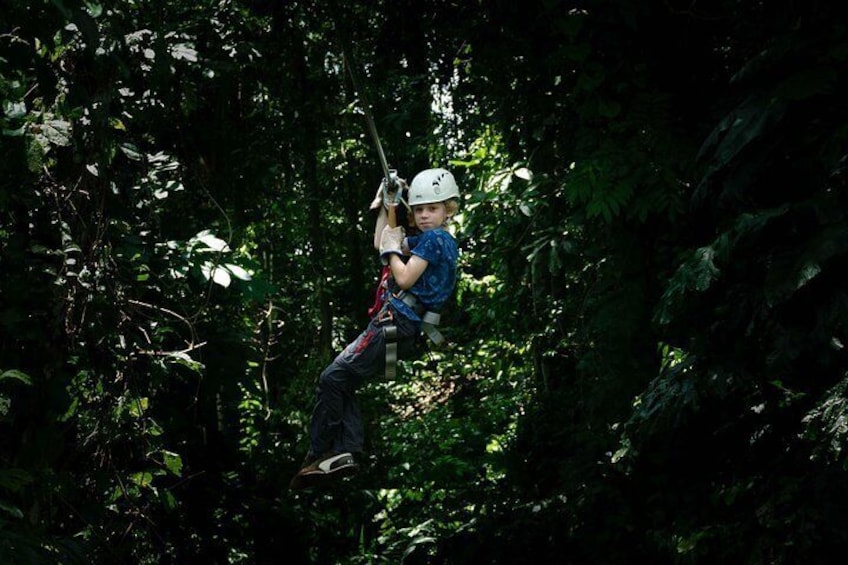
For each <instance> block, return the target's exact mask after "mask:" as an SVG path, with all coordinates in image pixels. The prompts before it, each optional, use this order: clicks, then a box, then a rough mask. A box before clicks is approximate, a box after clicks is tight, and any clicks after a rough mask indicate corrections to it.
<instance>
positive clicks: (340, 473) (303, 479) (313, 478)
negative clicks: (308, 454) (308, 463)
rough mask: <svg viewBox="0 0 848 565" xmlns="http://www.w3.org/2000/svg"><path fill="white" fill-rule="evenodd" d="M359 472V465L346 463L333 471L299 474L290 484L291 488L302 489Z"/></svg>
mask: <svg viewBox="0 0 848 565" xmlns="http://www.w3.org/2000/svg"><path fill="white" fill-rule="evenodd" d="M358 472H359V465H345V466H343V467H339V468H337V469H333V470H332V471H327V472H324V471H314V472H311V473H304V474H302V475H300V474H298V475H295V477H294V478H293V479H292V481H291V483H290V484H289V488H290V489H291V490H302V489H306V488H311V487H315V486H321V485H326V484H332V483H333V482H335V481H336V480H337V479H342V478H344V477H350V476H352V475H355V474H356V473H358Z"/></svg>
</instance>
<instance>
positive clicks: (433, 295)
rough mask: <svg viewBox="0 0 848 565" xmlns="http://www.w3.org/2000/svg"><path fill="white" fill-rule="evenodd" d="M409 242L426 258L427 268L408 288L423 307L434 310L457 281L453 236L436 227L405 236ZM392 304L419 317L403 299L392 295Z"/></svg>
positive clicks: (435, 310)
mask: <svg viewBox="0 0 848 565" xmlns="http://www.w3.org/2000/svg"><path fill="white" fill-rule="evenodd" d="M408 243H409V247H410V249H411V252H412V254H413V255H417V256H418V257H421V258H422V259H425V260H426V261H427V268H426V269H424V272H423V273H422V274H421V276H420V277H418V280H417V281H415V284H414V285H412V288H410V289H409V290H408V291H407V292H410V293H412V294H414V295H415V297H416V298H418V302H419V304H421V305H423V306H424V308H425V309H426V310H428V311H434V312H437V311H438V310H439V308H441V307H442V305H443V304H444V303H445V301H447V299H448V298H450V295H451V293H452V292H453V288H454V286H455V285H456V261H457V259H458V257H459V250H458V248H457V246H456V240H454V238H453V236H452V235H451V234H449V233H448V232H447V231H445V230H444V229H442V228H436V229H432V230H428V231H425V232H423V233H422V234H421V235H418V236H414V237H410V238H408ZM392 306H393V307H394V308H395V310H397V311H398V312H400V313H401V314H403V315H404V316H406V317H407V318H409V319H410V320H415V321H419V320H420V318H419V317H418V316H417V315H416V314H415V312H413V311H412V309H411V308H410V307H409V306H407V305H406V304H404V303H403V301H401V300H398V299H397V298H392Z"/></svg>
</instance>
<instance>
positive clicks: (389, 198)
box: [369, 171, 407, 210]
mask: <svg viewBox="0 0 848 565" xmlns="http://www.w3.org/2000/svg"><path fill="white" fill-rule="evenodd" d="M391 175H392V178H393V179H394V181H395V185H394V187H393V188H394V192H392V193H390V191H388V190H386V179H383V180H382V181H380V186H378V187H377V193H376V194H374V200H372V201H371V205H370V206H369V208H370V209H371V210H376V209H377V208H379V207H380V204H382V205H383V208H386V209H388V208H389V206H397V205H398V204H400V202H401V200H402V197H403V191H404V190H406V189H407V184H406V181H405V180H403V179H402V178H399V177H398V176H397V174H396V173H395V172H394V171H392V172H391Z"/></svg>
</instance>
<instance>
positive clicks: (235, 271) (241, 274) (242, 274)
mask: <svg viewBox="0 0 848 565" xmlns="http://www.w3.org/2000/svg"><path fill="white" fill-rule="evenodd" d="M224 267H226V268H227V270H228V271H229V272H230V273H231V274H232V275H233V276H234V277H236V278H237V279H241V280H243V281H249V280H251V279H252V278H253V277H251V276H250V273H248V272H247V271H246V270H244V268H242V267H239V266H238V265H233V264H232V263H227V264H226V265H224Z"/></svg>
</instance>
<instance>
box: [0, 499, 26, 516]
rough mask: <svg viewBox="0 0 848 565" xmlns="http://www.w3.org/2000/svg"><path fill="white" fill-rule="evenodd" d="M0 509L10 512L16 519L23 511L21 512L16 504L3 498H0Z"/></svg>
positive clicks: (22, 514)
mask: <svg viewBox="0 0 848 565" xmlns="http://www.w3.org/2000/svg"><path fill="white" fill-rule="evenodd" d="M0 510H3V511H5V512H7V513H9V514H11V515H12V516H14V517H15V518H18V519H20V518H23V517H24V513H23V512H21V509H20V508H18V507H17V506H12V505H11V504H9V503H8V502H6V501H5V500H3V499H0Z"/></svg>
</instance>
